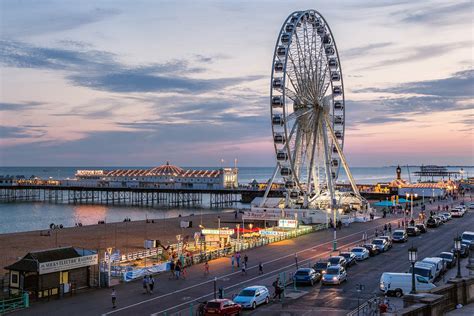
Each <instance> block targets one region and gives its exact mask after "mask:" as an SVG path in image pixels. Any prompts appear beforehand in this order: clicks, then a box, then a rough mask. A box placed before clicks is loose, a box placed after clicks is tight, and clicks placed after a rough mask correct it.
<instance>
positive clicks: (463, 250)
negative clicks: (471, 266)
mask: <svg viewBox="0 0 474 316" xmlns="http://www.w3.org/2000/svg"><path fill="white" fill-rule="evenodd" d="M451 252H452V253H454V254H456V256H457V252H456V250H455V249H454V247H453V249H451ZM460 254H461V258H467V257H468V256H469V246H468V245H466V244H461V253H460Z"/></svg>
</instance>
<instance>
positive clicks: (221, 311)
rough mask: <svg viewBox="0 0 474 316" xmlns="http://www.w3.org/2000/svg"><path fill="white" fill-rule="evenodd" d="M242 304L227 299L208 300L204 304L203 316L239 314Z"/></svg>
mask: <svg viewBox="0 0 474 316" xmlns="http://www.w3.org/2000/svg"><path fill="white" fill-rule="evenodd" d="M241 311H242V306H240V305H239V304H237V303H235V302H234V301H232V300H229V299H226V298H224V299H216V300H210V301H208V302H207V303H206V305H205V306H204V315H205V316H210V315H212V316H214V315H225V316H230V315H240V312H241Z"/></svg>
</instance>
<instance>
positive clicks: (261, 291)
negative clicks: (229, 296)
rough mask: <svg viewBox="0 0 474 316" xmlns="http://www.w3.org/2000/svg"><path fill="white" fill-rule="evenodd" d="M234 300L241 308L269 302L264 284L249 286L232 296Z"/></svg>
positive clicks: (253, 307)
mask: <svg viewBox="0 0 474 316" xmlns="http://www.w3.org/2000/svg"><path fill="white" fill-rule="evenodd" d="M234 302H236V303H238V304H240V305H242V307H243V308H252V309H255V308H257V306H258V305H260V304H268V302H270V292H269V291H268V289H267V288H266V287H265V286H261V285H256V286H249V287H246V288H245V289H243V290H241V291H240V293H239V294H237V296H236V297H234Z"/></svg>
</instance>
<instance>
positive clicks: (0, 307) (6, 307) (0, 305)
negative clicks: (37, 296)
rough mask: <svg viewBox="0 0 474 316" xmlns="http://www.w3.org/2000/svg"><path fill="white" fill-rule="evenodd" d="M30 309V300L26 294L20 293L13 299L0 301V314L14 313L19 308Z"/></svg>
mask: <svg viewBox="0 0 474 316" xmlns="http://www.w3.org/2000/svg"><path fill="white" fill-rule="evenodd" d="M28 307H30V298H29V295H28V293H22V294H21V295H20V296H18V297H15V298H9V299H4V300H1V301H0V314H1V315H4V314H5V313H8V312H12V311H15V310H17V309H20V308H28Z"/></svg>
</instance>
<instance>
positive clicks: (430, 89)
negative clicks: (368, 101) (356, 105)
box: [353, 69, 474, 108]
mask: <svg viewBox="0 0 474 316" xmlns="http://www.w3.org/2000/svg"><path fill="white" fill-rule="evenodd" d="M473 82H474V70H473V69H468V70H463V71H459V72H456V73H454V74H453V75H452V76H451V77H447V78H442V79H436V80H426V81H415V82H407V83H403V84H399V85H396V86H390V87H386V88H364V89H359V90H356V91H353V92H355V93H358V92H388V93H396V94H419V95H426V96H430V97H429V100H430V101H431V102H433V101H436V98H433V97H432V96H437V97H446V98H448V97H449V98H454V99H457V98H472V96H473V93H474V84H473ZM454 99H453V101H455V100H454ZM411 100H412V101H414V100H417V98H411ZM423 101H426V100H423ZM443 101H445V100H443ZM416 103H417V102H416ZM449 103H450V104H451V105H453V102H452V101H451V102H449ZM437 107H438V106H437ZM463 108H465V106H463Z"/></svg>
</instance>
